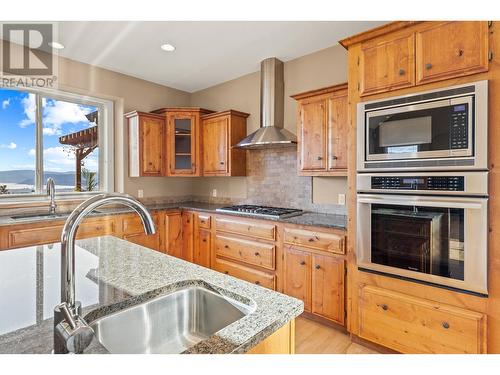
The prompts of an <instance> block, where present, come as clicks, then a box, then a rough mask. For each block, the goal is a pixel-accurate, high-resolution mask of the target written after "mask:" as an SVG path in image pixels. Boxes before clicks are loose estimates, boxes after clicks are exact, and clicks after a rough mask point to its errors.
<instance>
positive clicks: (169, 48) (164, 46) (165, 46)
mask: <svg viewBox="0 0 500 375" xmlns="http://www.w3.org/2000/svg"><path fill="white" fill-rule="evenodd" d="M160 48H161V49H162V50H164V51H167V52H172V51H175V47H174V46H173V45H171V44H168V43H165V44H162V45H161V46H160Z"/></svg>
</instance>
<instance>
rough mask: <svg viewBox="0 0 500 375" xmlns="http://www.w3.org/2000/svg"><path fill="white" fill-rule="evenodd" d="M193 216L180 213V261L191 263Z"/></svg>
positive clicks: (185, 212) (187, 213)
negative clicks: (181, 239)
mask: <svg viewBox="0 0 500 375" xmlns="http://www.w3.org/2000/svg"><path fill="white" fill-rule="evenodd" d="M193 235H194V214H193V213H192V212H188V211H183V212H182V238H183V241H182V259H184V260H187V261H188V262H193V251H194V238H193Z"/></svg>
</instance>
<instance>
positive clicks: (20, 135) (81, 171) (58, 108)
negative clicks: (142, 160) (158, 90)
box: [0, 89, 113, 199]
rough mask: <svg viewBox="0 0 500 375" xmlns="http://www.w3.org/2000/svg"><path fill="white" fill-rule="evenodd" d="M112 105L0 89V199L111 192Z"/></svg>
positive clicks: (70, 96)
mask: <svg viewBox="0 0 500 375" xmlns="http://www.w3.org/2000/svg"><path fill="white" fill-rule="evenodd" d="M112 109H113V108H112V103H111V102H109V101H104V100H100V99H95V98H88V97H83V96H78V95H74V94H69V93H62V92H34V91H33V92H32V91H30V92H28V91H21V90H8V89H0V198H2V199H3V198H7V197H9V196H14V195H15V196H19V195H24V196H27V195H32V196H35V195H41V194H43V193H44V191H46V181H47V179H48V178H53V179H54V182H55V184H56V191H57V193H58V194H75V193H77V194H81V193H89V192H96V191H112V189H113V184H112V181H113V177H112V176H113V174H112V172H113V168H112V162H111V161H112V160H113V158H112V144H109V142H110V141H111V140H112V139H113V138H112V123H113V122H112V112H113V111H112Z"/></svg>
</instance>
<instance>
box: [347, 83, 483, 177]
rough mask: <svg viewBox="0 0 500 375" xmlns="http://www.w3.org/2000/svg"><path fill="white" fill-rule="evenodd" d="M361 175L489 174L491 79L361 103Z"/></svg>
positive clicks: (359, 118) (359, 168) (359, 109)
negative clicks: (409, 172)
mask: <svg viewBox="0 0 500 375" xmlns="http://www.w3.org/2000/svg"><path fill="white" fill-rule="evenodd" d="M357 119H358V122H357V146H358V155H357V156H358V162H357V167H358V171H359V172H376V171H408V170H422V171H425V170H450V169H454V170H487V169H488V164H487V155H488V81H478V82H473V83H468V84H465V85H459V86H452V87H447V88H441V89H438V90H432V91H425V92H421V93H418V94H415V93H413V94H409V95H404V96H397V97H391V98H385V99H383V100H381V99H378V100H375V101H369V102H362V103H359V104H358V107H357Z"/></svg>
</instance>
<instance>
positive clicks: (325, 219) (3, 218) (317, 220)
mask: <svg viewBox="0 0 500 375" xmlns="http://www.w3.org/2000/svg"><path fill="white" fill-rule="evenodd" d="M223 206H227V205H224V204H213V203H203V202H174V203H155V204H146V207H147V208H148V209H150V210H152V211H154V210H178V209H185V210H191V211H203V212H209V213H218V214H224V215H234V216H240V217H248V218H253V219H256V218H257V217H255V216H251V215H244V214H231V213H227V212H224V213H220V212H217V209H218V208H221V207H223ZM131 211H132V210H131V209H129V208H127V207H109V208H106V207H101V208H98V209H97V211H96V212H94V213H92V214H91V215H90V216H94V217H96V216H104V215H117V214H123V213H126V212H131ZM42 213H46V212H45V211H42ZM68 215H69V212H66V213H61V214H59V215H57V217H43V218H40V217H37V218H26V219H21V220H19V219H13V218H12V216H13V215H0V226H4V225H14V224H31V223H37V222H40V221H44V220H45V221H47V220H63V219H65V218H66V217H67V216H68ZM259 219H261V220H271V221H277V222H282V223H289V224H297V225H307V226H317V227H324V228H338V229H346V228H347V216H345V215H336V214H325V213H315V212H307V211H305V212H304V213H303V214H302V215H298V216H294V217H291V218H284V219H270V218H259Z"/></svg>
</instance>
